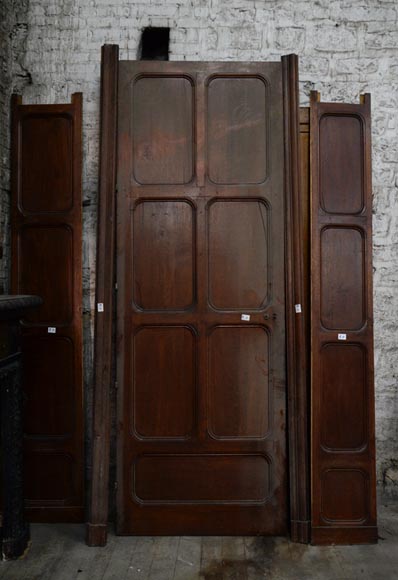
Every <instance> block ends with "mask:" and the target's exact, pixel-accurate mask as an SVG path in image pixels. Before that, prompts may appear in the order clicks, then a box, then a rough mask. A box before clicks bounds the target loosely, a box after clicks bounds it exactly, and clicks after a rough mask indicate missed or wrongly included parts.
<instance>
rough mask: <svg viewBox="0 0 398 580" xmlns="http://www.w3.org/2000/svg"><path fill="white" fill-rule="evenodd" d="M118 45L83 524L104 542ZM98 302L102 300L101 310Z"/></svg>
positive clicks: (103, 176)
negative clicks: (90, 454)
mask: <svg viewBox="0 0 398 580" xmlns="http://www.w3.org/2000/svg"><path fill="white" fill-rule="evenodd" d="M118 68H119V47H118V46H117V45H116V44H112V45H111V44H106V45H104V46H103V47H102V56H101V130H100V131H101V133H100V141H101V143H100V170H99V192H98V225H97V254H96V260H97V263H96V295H95V331H94V379H93V389H94V408H93V458H92V475H91V489H90V496H89V506H88V512H89V514H88V522H87V526H86V542H87V544H88V545H89V546H104V545H105V544H106V541H107V527H108V512H109V505H108V502H109V500H108V496H109V489H108V487H109V456H110V439H111V434H110V432H111V410H110V398H111V386H112V365H113V348H114V345H113V338H112V337H113V315H114V292H115V288H114V283H115V263H114V262H115V261H114V254H115V221H114V220H115V198H116V193H115V185H116V159H117V156H116V155H117V153H116V139H117V129H116V125H117V88H118ZM98 304H102V305H103V311H100V310H99V307H98Z"/></svg>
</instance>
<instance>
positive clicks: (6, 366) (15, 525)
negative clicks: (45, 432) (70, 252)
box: [0, 296, 42, 560]
mask: <svg viewBox="0 0 398 580" xmlns="http://www.w3.org/2000/svg"><path fill="white" fill-rule="evenodd" d="M40 304H42V300H41V298H38V297H37V296H2V297H0V386H1V387H0V404H1V411H0V421H1V428H0V432H1V467H2V477H1V484H2V496H3V519H2V526H1V554H2V559H4V560H12V559H15V558H18V557H19V556H21V555H22V554H23V553H24V552H25V550H26V548H27V546H28V542H29V524H28V523H27V522H25V520H24V501H23V497H24V490H23V426H22V388H21V352H20V347H19V332H18V324H19V319H20V317H21V316H22V314H23V313H24V312H25V311H26V310H28V309H31V308H33V307H37V306H39V305H40Z"/></svg>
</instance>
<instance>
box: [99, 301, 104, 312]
mask: <svg viewBox="0 0 398 580" xmlns="http://www.w3.org/2000/svg"><path fill="white" fill-rule="evenodd" d="M103 311H104V304H103V302H98V304H97V312H103Z"/></svg>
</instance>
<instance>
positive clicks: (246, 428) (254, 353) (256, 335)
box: [207, 325, 272, 439]
mask: <svg viewBox="0 0 398 580" xmlns="http://www.w3.org/2000/svg"><path fill="white" fill-rule="evenodd" d="M269 359H270V340H269V334H268V331H267V329H266V328H265V327H262V326H255V327H253V326H251V325H250V326H221V327H220V326H218V327H215V328H213V329H212V332H211V334H210V337H209V384H208V390H209V392H208V411H207V415H208V418H209V420H208V424H209V425H208V430H209V434H210V436H211V437H214V438H215V439H224V438H232V439H234V438H236V439H239V438H242V437H244V438H249V439H262V438H264V437H266V436H267V433H268V430H269V427H270V419H271V408H272V401H271V399H270V395H271V393H270V382H271V384H272V379H271V381H270V377H269V372H270V371H269V369H270V360H269Z"/></svg>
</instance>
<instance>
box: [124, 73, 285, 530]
mask: <svg viewBox="0 0 398 580" xmlns="http://www.w3.org/2000/svg"><path fill="white" fill-rule="evenodd" d="M282 106H283V99H282V67H281V64H280V63H267V64H264V63H252V64H247V63H239V64H237V63H218V64H211V63H164V62H162V63H160V62H121V63H120V67H119V103H118V111H119V113H118V114H119V121H118V152H119V153H118V156H119V158H118V200H117V204H118V207H117V216H118V225H117V279H118V325H117V334H118V353H117V355H118V368H117V373H118V385H119V398H118V419H119V422H118V425H119V430H118V492H117V510H118V524H117V527H118V532H119V533H126V534H127V533H133V534H225V533H228V534H254V533H262V534H283V533H286V529H287V484H286V480H287V467H286V444H285V438H286V433H285V422H286V377H285V358H286V353H285V287H284V284H285V279H284V239H285V236H284V166H283V159H284V149H283V110H282Z"/></svg>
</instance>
